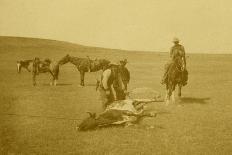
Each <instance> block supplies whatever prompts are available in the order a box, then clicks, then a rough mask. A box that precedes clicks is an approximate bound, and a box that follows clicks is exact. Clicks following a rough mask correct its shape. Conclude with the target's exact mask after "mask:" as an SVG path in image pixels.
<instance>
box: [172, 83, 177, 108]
mask: <svg viewBox="0 0 232 155" xmlns="http://www.w3.org/2000/svg"><path fill="white" fill-rule="evenodd" d="M175 87H176V84H173V85H172V87H171V96H172V103H173V104H175V100H176V99H175Z"/></svg>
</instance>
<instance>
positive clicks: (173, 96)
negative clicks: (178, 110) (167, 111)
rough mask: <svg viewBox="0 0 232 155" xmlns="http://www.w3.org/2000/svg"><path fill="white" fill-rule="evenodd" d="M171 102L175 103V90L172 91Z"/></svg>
mask: <svg viewBox="0 0 232 155" xmlns="http://www.w3.org/2000/svg"><path fill="white" fill-rule="evenodd" d="M172 103H173V104H174V103H175V90H173V91H172Z"/></svg>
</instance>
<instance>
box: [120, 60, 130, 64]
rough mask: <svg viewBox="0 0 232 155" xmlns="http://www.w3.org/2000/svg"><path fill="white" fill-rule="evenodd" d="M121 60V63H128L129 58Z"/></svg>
mask: <svg viewBox="0 0 232 155" xmlns="http://www.w3.org/2000/svg"><path fill="white" fill-rule="evenodd" d="M119 62H120V63H125V64H126V63H128V61H127V59H124V60H120V61H119Z"/></svg>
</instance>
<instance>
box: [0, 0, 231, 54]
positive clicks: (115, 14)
mask: <svg viewBox="0 0 232 155" xmlns="http://www.w3.org/2000/svg"><path fill="white" fill-rule="evenodd" d="M0 35H1V36H21V37H36V38H45V39H55V40H61V41H69V42H73V43H78V44H82V45H88V46H98V47H105V48H117V49H126V50H146V51H160V52H168V51H169V49H170V47H171V46H172V42H171V41H172V39H173V37H178V38H179V39H180V40H181V44H183V45H184V46H185V48H186V52H191V53H194V52H208V53H220V52H223V53H231V54H232V41H231V40H232V39H231V38H232V1H231V0H191V1H190V0H0Z"/></svg>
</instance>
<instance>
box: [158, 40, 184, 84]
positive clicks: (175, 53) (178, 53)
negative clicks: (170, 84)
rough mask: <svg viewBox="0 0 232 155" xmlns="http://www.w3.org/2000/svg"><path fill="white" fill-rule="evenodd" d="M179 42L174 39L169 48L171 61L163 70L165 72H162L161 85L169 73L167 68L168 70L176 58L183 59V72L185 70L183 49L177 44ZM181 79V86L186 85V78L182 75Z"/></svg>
mask: <svg viewBox="0 0 232 155" xmlns="http://www.w3.org/2000/svg"><path fill="white" fill-rule="evenodd" d="M179 42H180V40H179V39H178V38H174V39H173V43H174V45H173V46H172V47H171V50H170V58H171V60H170V61H169V62H168V63H167V64H166V65H165V68H164V69H165V71H164V75H163V78H162V81H161V84H165V83H166V80H167V73H168V71H169V68H170V66H171V64H172V63H174V60H175V59H176V58H177V57H181V58H182V59H183V61H184V66H185V70H186V58H185V49H184V46H183V45H181V44H179ZM183 74H184V73H183ZM183 78H184V79H182V84H183V85H186V84H187V79H186V77H185V76H184V75H183Z"/></svg>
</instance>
